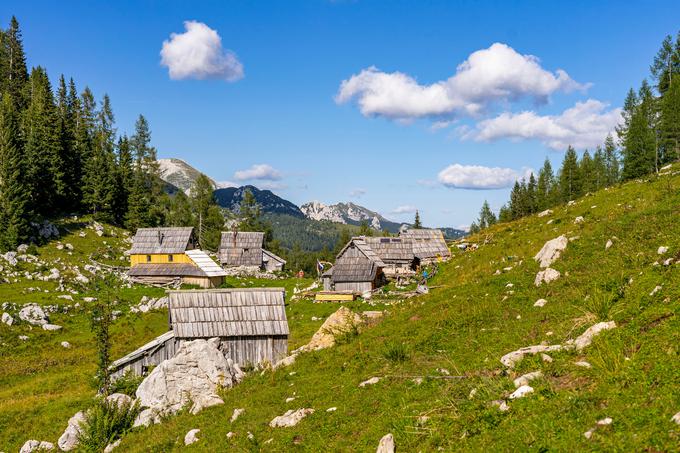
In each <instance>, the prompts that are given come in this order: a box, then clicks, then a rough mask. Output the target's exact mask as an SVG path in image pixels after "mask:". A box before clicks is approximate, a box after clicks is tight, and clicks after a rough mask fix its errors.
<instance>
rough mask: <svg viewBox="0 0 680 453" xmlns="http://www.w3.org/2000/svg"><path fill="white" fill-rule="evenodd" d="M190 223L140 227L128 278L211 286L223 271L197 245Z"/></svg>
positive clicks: (150, 281)
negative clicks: (188, 225)
mask: <svg viewBox="0 0 680 453" xmlns="http://www.w3.org/2000/svg"><path fill="white" fill-rule="evenodd" d="M193 231H194V229H193V228H192V227H170V228H139V229H138V230H137V233H136V234H135V236H134V237H133V238H132V248H131V249H130V252H129V253H130V271H129V272H128V275H129V277H130V279H131V280H132V281H134V282H138V283H151V284H170V283H176V282H181V283H186V284H190V285H197V286H200V287H201V288H214V287H217V286H220V285H221V284H222V282H224V277H225V276H226V272H224V270H223V269H222V268H221V267H220V266H219V265H218V264H217V263H216V262H215V261H213V260H212V258H210V257H209V256H208V254H207V253H205V252H204V251H202V250H199V249H197V248H196V239H195V237H194V233H193Z"/></svg>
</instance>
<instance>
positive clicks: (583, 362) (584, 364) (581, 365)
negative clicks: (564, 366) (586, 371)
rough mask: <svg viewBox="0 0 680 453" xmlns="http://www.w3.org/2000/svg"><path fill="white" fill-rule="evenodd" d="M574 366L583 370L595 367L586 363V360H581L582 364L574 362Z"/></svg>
mask: <svg viewBox="0 0 680 453" xmlns="http://www.w3.org/2000/svg"><path fill="white" fill-rule="evenodd" d="M574 365H576V366H580V367H581V368H592V367H593V366H592V365H591V364H590V363H588V362H586V361H585V360H581V361H580V362H574Z"/></svg>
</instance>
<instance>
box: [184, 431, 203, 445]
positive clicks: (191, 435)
mask: <svg viewBox="0 0 680 453" xmlns="http://www.w3.org/2000/svg"><path fill="white" fill-rule="evenodd" d="M200 432H201V430H200V429H191V430H189V432H188V433H187V434H186V436H184V445H191V444H195V443H196V442H198V436H197V435H198V433H200Z"/></svg>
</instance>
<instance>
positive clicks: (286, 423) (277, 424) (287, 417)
mask: <svg viewBox="0 0 680 453" xmlns="http://www.w3.org/2000/svg"><path fill="white" fill-rule="evenodd" d="M313 413H314V409H298V410H296V411H294V410H293V409H290V410H288V411H286V413H285V414H283V415H279V416H277V417H274V418H273V419H272V421H270V422H269V426H271V427H272V428H289V427H291V426H295V425H297V424H298V423H300V420H302V419H303V418H305V417H306V416H308V415H310V414H313Z"/></svg>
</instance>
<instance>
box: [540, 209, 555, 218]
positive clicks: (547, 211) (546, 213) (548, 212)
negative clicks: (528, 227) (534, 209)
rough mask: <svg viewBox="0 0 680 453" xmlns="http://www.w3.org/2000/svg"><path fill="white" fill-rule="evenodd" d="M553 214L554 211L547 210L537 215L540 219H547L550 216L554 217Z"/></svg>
mask: <svg viewBox="0 0 680 453" xmlns="http://www.w3.org/2000/svg"><path fill="white" fill-rule="evenodd" d="M552 213H553V211H552V209H546V210H545V211H541V212H539V213H538V214H537V215H538V217H545V216H548V215H552Z"/></svg>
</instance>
